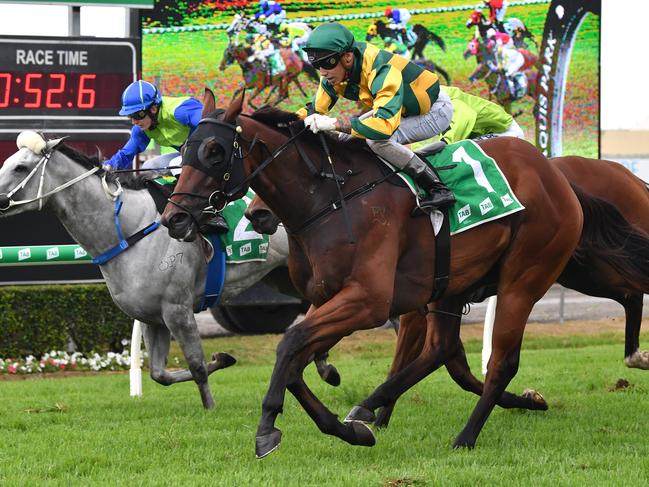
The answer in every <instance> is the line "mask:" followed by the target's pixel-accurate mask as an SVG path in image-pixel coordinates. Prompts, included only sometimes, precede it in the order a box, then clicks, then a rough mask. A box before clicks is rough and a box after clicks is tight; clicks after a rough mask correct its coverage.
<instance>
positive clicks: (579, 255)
mask: <svg viewBox="0 0 649 487" xmlns="http://www.w3.org/2000/svg"><path fill="white" fill-rule="evenodd" d="M572 188H573V190H574V191H575V194H576V195H577V198H578V199H579V203H580V204H581V208H582V210H583V212H584V227H583V230H582V232H581V238H580V240H579V244H578V245H577V249H576V251H575V259H576V260H577V261H584V260H585V259H590V258H595V259H596V260H599V261H601V262H604V263H605V264H607V265H609V266H610V267H611V268H613V269H614V270H615V271H616V272H618V273H619V274H620V275H621V276H622V277H623V278H625V279H626V280H628V281H630V282H632V283H633V284H634V287H637V288H639V289H642V290H644V291H645V292H649V238H648V237H647V236H645V235H644V234H643V233H641V232H639V231H638V230H637V229H635V228H634V227H633V226H631V224H629V222H628V221H627V220H626V219H625V218H624V216H623V215H622V214H621V213H620V212H619V211H618V209H617V208H616V207H615V206H613V205H612V204H610V203H608V202H606V201H604V200H602V199H600V198H596V197H594V196H591V195H588V194H587V193H585V192H584V191H583V190H581V189H580V188H579V187H577V186H575V185H572Z"/></svg>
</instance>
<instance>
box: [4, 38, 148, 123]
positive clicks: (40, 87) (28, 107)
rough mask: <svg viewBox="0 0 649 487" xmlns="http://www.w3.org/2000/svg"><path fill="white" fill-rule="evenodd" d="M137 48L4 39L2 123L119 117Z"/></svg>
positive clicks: (124, 43) (104, 42)
mask: <svg viewBox="0 0 649 487" xmlns="http://www.w3.org/2000/svg"><path fill="white" fill-rule="evenodd" d="M138 49H139V46H137V45H136V44H135V43H134V42H133V41H132V40H130V39H124V40H122V39H97V38H88V39H86V38H20V37H12V38H10V37H0V121H2V120H7V119H12V118H13V119H25V118H26V117H34V118H36V119H39V118H40V119H48V118H52V117H56V119H62V118H63V119H70V120H72V119H83V118H86V119H94V120H97V119H98V118H100V117H107V118H108V117H111V118H113V117H118V112H119V109H120V106H121V95H122V92H123V90H124V88H126V86H128V84H129V83H131V82H132V81H134V80H135V79H137V72H138Z"/></svg>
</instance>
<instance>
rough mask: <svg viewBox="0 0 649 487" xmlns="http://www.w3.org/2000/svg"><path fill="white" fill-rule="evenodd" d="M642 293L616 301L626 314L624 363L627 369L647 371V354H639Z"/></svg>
mask: <svg viewBox="0 0 649 487" xmlns="http://www.w3.org/2000/svg"><path fill="white" fill-rule="evenodd" d="M643 296H644V295H643V294H642V293H629V294H626V295H624V297H623V298H621V299H620V300H618V301H619V302H620V303H621V304H622V306H624V312H625V314H626V327H625V340H624V363H625V365H626V366H627V367H631V368H636V369H644V370H649V352H641V351H640V350H638V348H639V347H640V326H641V325H642V306H643V302H642V298H643Z"/></svg>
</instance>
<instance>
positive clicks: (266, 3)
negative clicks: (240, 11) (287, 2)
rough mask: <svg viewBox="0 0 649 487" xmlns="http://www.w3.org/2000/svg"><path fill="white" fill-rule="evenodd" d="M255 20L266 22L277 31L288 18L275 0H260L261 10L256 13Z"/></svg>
mask: <svg viewBox="0 0 649 487" xmlns="http://www.w3.org/2000/svg"><path fill="white" fill-rule="evenodd" d="M255 20H258V21H260V22H264V23H265V24H266V25H267V26H268V27H269V28H270V29H272V30H273V31H274V32H275V33H277V32H279V26H280V25H281V24H282V23H283V22H284V21H285V20H286V12H285V11H284V9H283V8H282V6H281V5H280V4H279V3H278V2H276V1H275V0H260V2H259V12H257V13H256V14H255Z"/></svg>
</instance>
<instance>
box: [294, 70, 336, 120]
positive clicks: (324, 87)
mask: <svg viewBox="0 0 649 487" xmlns="http://www.w3.org/2000/svg"><path fill="white" fill-rule="evenodd" d="M337 101H338V94H337V93H336V91H335V90H334V87H333V86H331V84H330V83H329V82H328V81H327V80H326V79H325V78H320V85H319V86H318V91H316V94H315V96H314V97H313V107H314V108H315V112H316V113H320V114H322V115H325V114H327V113H329V112H330V111H331V109H332V108H333V107H334V105H335V104H336V102H337ZM296 113H297V116H298V117H300V118H301V119H304V118H306V116H307V115H309V113H308V111H307V109H306V107H305V108H300V109H299V110H298V111H297V112H296Z"/></svg>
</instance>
